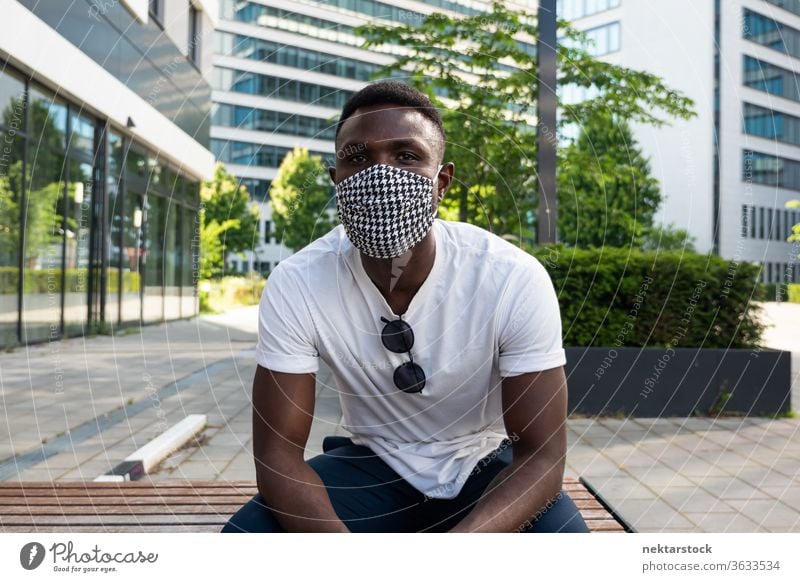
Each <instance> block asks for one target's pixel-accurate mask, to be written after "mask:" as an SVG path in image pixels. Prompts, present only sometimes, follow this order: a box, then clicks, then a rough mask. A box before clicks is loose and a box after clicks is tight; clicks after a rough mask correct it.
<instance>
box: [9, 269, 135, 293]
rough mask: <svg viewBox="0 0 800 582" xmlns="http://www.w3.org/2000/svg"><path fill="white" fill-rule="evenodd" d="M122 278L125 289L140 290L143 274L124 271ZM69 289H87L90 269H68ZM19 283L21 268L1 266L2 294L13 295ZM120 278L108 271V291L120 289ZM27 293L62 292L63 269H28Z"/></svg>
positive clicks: (26, 271)
mask: <svg viewBox="0 0 800 582" xmlns="http://www.w3.org/2000/svg"><path fill="white" fill-rule="evenodd" d="M122 278H123V281H124V284H125V289H126V290H128V291H138V290H139V286H140V285H141V275H140V274H139V273H131V272H128V271H124V272H123V273H122ZM66 282H67V289H73V290H74V289H81V288H83V289H86V288H87V287H88V285H89V270H88V269H67V273H66ZM18 284H19V269H17V268H16V267H0V294H3V295H12V294H16V292H17V285H18ZM118 288H119V285H118V279H117V277H116V272H114V270H113V269H110V270H109V273H108V292H109V293H116V292H117V291H118ZM23 291H24V292H25V293H32V294H41V293H48V292H53V293H61V269H41V270H35V269H26V270H25V281H24V289H23Z"/></svg>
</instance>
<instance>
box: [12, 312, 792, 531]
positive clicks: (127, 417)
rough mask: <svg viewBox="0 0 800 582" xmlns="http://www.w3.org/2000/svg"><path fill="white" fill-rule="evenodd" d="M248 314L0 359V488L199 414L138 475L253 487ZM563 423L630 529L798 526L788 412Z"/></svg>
mask: <svg viewBox="0 0 800 582" xmlns="http://www.w3.org/2000/svg"><path fill="white" fill-rule="evenodd" d="M766 316H767V317H773V318H775V320H776V321H779V322H780V326H779V329H773V330H771V331H770V332H768V334H767V340H768V341H767V344H768V345H773V347H774V344H773V343H771V342H778V343H781V342H782V344H783V345H789V344H790V342H792V341H795V336H794V335H792V334H791V332H789V331H787V329H788V327H787V328H786V329H785V328H784V326H788V325H790V324H791V326H793V328H794V330H797V329H800V306H790V307H789V308H788V309H787V308H786V307H785V306H778V307H777V308H775V309H773V308H772V306H771V305H770V308H769V309H768V313H767V314H766ZM255 317H256V310H255V308H245V309H240V310H236V311H234V312H229V313H228V314H225V315H224V316H203V317H200V318H198V319H196V320H193V321H188V322H175V323H170V324H166V325H159V326H150V327H145V328H142V330H141V332H140V333H135V334H133V335H128V336H121V337H96V338H87V339H72V340H68V341H64V342H58V343H54V344H52V345H41V346H32V347H28V348H19V349H17V350H16V351H15V352H14V353H11V354H3V355H0V389H1V390H2V393H1V394H0V396H1V397H2V398H1V399H0V401H1V402H2V404H3V411H4V413H3V414H2V415H1V416H0V480H23V481H29V480H72V479H89V480H91V479H93V478H94V477H96V476H97V475H100V474H102V473H104V472H106V471H107V470H109V469H110V468H112V467H113V466H115V465H116V464H117V463H119V462H120V461H121V460H122V459H124V458H125V457H126V456H127V455H129V454H130V453H131V452H133V451H134V450H136V449H137V448H139V447H141V446H142V445H143V444H145V443H146V442H147V441H148V440H150V439H151V438H153V437H154V436H156V435H158V434H159V433H160V432H163V431H164V430H165V429H166V428H167V427H169V426H171V425H173V424H175V423H176V422H178V421H180V420H181V419H182V418H184V417H185V416H186V415H188V414H197V413H202V414H206V415H208V422H209V425H208V426H207V427H206V429H205V430H204V431H203V433H202V435H201V436H200V438H199V439H198V440H197V441H196V442H194V443H192V444H191V446H187V447H186V448H184V449H183V450H181V451H178V452H176V453H175V454H173V455H172V456H171V457H170V458H169V459H168V460H167V461H165V462H164V463H163V464H162V465H161V467H159V469H158V471H156V472H155V473H154V474H153V475H151V476H150V477H149V478H150V479H153V480H160V479H174V478H190V479H196V478H198V479H223V480H232V479H255V473H254V463H253V459H252V440H251V407H250V394H251V383H252V377H253V370H254V363H253V348H254V345H255V339H256V329H255V321H256V319H255ZM790 349H795V346H794V345H793V344H792V347H791V348H790ZM796 350H797V351H796V352H795V354H794V358H793V362H794V365H793V378H794V393H795V394H797V393H798V391H800V390H798V388H800V387H799V386H798V383H800V367H799V366H798V365H797V362H798V359H797V358H798V356H799V355H800V345H798V346H796ZM329 385H330V373H329V371H327V370H326V369H323V370H321V372H320V374H319V377H318V386H319V388H318V397H317V404H316V410H315V420H314V424H313V426H312V430H311V436H310V440H309V446H308V451H307V454H306V456H307V457H309V456H312V455H314V454H318V453H319V452H320V445H321V442H322V438H323V436H325V435H326V434H345V432H344V431H343V430H342V428H341V411H340V409H339V403H338V398H337V397H336V395H335V394H334V393H333V391H332V390H331V389H330V388H327V387H326V386H329ZM793 402H794V404H795V407H796V406H797V404H798V402H800V400H798V399H796V398H795V399H794V400H793ZM568 424H569V433H568V436H569V452H568V466H567V474H568V475H573V476H581V477H583V478H585V479H586V480H588V481H589V483H590V484H591V485H593V486H594V487H595V488H596V489H597V490H599V492H600V494H601V495H602V496H603V497H604V498H605V499H606V500H607V501H608V502H609V503H611V505H612V506H613V507H614V508H615V509H616V510H617V511H618V512H619V513H620V514H621V515H622V516H623V517H624V518H625V519H626V520H627V521H628V522H629V523H631V524H632V525H633V526H634V527H635V528H636V529H637V530H638V531H643V532H645V531H682V532H685V531H698V532H700V531H707V532H724V531H728V532H756V531H800V420H799V419H798V418H792V419H779V420H770V419H761V418H748V419H743V418H719V419H714V418H662V419H612V418H602V419H588V418H587V419H583V418H574V419H570V420H569V423H568Z"/></svg>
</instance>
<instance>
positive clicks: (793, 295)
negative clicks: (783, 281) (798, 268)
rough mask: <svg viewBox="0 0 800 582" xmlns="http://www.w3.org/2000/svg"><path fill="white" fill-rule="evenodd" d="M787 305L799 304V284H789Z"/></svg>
mask: <svg viewBox="0 0 800 582" xmlns="http://www.w3.org/2000/svg"><path fill="white" fill-rule="evenodd" d="M788 291H789V303H800V283H789V289H788Z"/></svg>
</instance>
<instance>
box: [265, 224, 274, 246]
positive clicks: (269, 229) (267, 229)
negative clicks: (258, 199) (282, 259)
mask: <svg viewBox="0 0 800 582" xmlns="http://www.w3.org/2000/svg"><path fill="white" fill-rule="evenodd" d="M270 239H272V222H271V221H269V220H265V221H264V242H265V243H267V244H269V243H270Z"/></svg>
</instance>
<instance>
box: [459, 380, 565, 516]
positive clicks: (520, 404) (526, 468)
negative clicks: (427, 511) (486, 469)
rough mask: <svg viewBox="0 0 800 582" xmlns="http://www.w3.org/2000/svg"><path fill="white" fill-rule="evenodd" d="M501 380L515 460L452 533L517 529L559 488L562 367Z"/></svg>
mask: <svg viewBox="0 0 800 582" xmlns="http://www.w3.org/2000/svg"><path fill="white" fill-rule="evenodd" d="M502 382H503V384H502V390H503V411H504V413H503V419H504V422H505V425H506V431H507V432H508V436H509V437H511V438H512V439H514V438H516V437H518V440H516V442H515V443H514V445H513V453H514V459H513V461H512V463H511V464H510V465H509V466H508V467H506V468H505V469H503V470H502V471H501V472H500V473H499V474H498V475H497V476H496V477H495V478H494V480H492V482H491V483H490V484H489V486H488V487H487V488H486V491H485V492H484V494H483V496H482V497H481V499H480V500H479V501H478V503H477V504H476V506H475V508H474V509H473V510H472V511H471V512H470V513H469V514H467V516H466V517H465V518H464V519H463V520H461V522H459V523H458V524H457V525H456V526H455V527H454V528H453V529H452V530H450V531H452V532H470V531H474V532H514V531H519V530H520V528H521V527H522V526H523V525H525V524H526V522H528V523H529V522H531V521H532V520H533V517H534V516H535V515H536V514H537V513H538V512H539V511H541V510H542V509H543V508H544V507H545V506H546V505H547V504H548V502H549V501H551V500H553V499H554V498H555V497H556V496H557V495H558V494H559V492H560V491H561V487H562V482H563V479H564V463H565V459H566V451H567V433H566V417H567V379H566V376H565V374H564V367H563V366H561V367H558V368H552V369H550V370H544V371H542V372H531V373H527V374H520V375H518V376H510V377H507V378H503V381H502ZM515 435H516V437H515Z"/></svg>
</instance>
